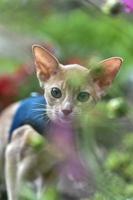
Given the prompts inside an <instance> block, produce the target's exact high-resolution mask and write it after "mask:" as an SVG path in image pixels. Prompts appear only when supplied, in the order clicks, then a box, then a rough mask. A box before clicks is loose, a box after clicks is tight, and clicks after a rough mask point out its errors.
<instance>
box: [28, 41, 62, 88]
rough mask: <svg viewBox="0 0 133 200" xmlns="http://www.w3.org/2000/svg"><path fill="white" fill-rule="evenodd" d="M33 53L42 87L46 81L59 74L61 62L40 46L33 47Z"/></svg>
mask: <svg viewBox="0 0 133 200" xmlns="http://www.w3.org/2000/svg"><path fill="white" fill-rule="evenodd" d="M32 51H33V55H34V58H35V66H36V72H37V77H38V79H39V82H40V85H41V86H43V83H44V82H45V81H47V80H48V79H49V78H50V77H51V76H52V75H54V74H56V73H57V71H58V70H59V62H58V60H57V59H56V58H55V56H53V55H52V54H51V53H50V52H49V51H48V50H47V49H45V48H43V47H41V46H39V45H33V46H32Z"/></svg>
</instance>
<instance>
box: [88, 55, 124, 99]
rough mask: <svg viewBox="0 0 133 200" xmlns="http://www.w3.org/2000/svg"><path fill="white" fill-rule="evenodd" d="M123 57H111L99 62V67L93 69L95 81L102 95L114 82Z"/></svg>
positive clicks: (92, 73)
mask: <svg viewBox="0 0 133 200" xmlns="http://www.w3.org/2000/svg"><path fill="white" fill-rule="evenodd" d="M122 62H123V59H122V58H120V57H111V58H108V59H106V60H103V61H101V62H100V63H99V65H98V67H96V68H95V69H94V70H93V69H92V71H91V75H92V78H93V82H94V83H95V85H96V88H97V90H98V92H99V95H100V96H102V95H104V94H105V92H106V89H107V88H108V87H109V86H110V85H111V84H112V81H113V80H114V78H115V76H116V74H117V73H118V71H119V69H120V67H121V65H122Z"/></svg>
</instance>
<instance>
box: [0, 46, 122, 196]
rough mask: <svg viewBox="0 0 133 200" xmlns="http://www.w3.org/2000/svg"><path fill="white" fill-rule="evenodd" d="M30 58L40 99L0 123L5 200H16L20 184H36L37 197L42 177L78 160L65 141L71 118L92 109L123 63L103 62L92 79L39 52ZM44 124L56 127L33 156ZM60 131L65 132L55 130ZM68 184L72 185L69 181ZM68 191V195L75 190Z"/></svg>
mask: <svg viewBox="0 0 133 200" xmlns="http://www.w3.org/2000/svg"><path fill="white" fill-rule="evenodd" d="M33 52H34V55H35V64H36V70H37V77H38V79H39V82H40V86H41V87H42V88H43V89H44V96H45V99H44V97H43V96H41V97H32V98H30V99H27V100H25V101H22V102H19V103H17V104H14V105H12V106H10V107H9V108H7V109H6V110H5V111H4V112H3V113H2V114H1V117H0V160H1V161H0V170H1V172H2V171H3V172H2V173H0V174H4V173H5V178H6V187H7V193H8V199H9V200H18V193H19V190H20V188H21V183H22V182H23V181H25V180H28V181H30V182H34V181H36V180H39V183H40V184H37V185H39V186H38V188H39V189H38V190H39V191H40V190H41V188H43V186H44V182H45V181H46V180H47V178H46V174H47V173H48V172H49V171H50V170H51V173H53V171H54V169H56V167H55V166H56V165H57V163H59V162H64V161H66V160H71V159H73V158H75V157H76V158H77V160H78V159H79V157H78V156H77V155H78V152H77V149H76V146H75V143H74V141H73V139H72V140H70V138H71V137H73V132H72V130H71V128H69V127H71V126H72V123H73V122H74V119H75V118H77V117H79V116H82V113H83V111H86V112H89V109H90V108H91V107H92V105H93V103H95V102H96V101H97V100H98V99H100V97H101V95H102V94H103V93H104V92H105V89H106V88H107V87H108V86H109V85H110V84H111V83H112V81H113V79H114V77H115V75H116V74H117V72H118V71H119V68H120V66H121V63H122V60H121V59H120V58H117V57H114V58H110V59H107V60H105V61H103V62H101V63H100V65H101V67H102V73H100V74H97V73H94V72H93V70H92V71H91V70H90V69H87V68H85V67H83V66H80V65H76V64H75V65H67V66H63V65H61V64H60V63H59V62H58V60H57V59H56V58H55V57H54V56H53V55H51V54H50V53H49V52H48V51H47V50H45V49H43V48H42V47H40V46H34V47H33ZM40 112H41V113H40ZM88 114H89V113H88ZM47 119H48V121H49V120H50V123H53V124H57V126H55V127H54V128H53V129H52V131H53V133H54V132H55V133H54V134H55V137H53V136H52V137H51V138H52V139H50V140H49V141H47V142H46V145H44V147H43V148H42V149H41V150H40V151H39V152H35V151H34V148H33V147H32V144H31V141H33V140H34V138H38V133H40V134H42V136H41V137H42V138H43V137H44V135H45V134H46V135H47V134H48V131H47V128H48V126H49V123H47V122H48V121H47ZM43 122H44V123H43ZM62 125H63V126H62ZM57 127H58V128H57ZM59 127H66V128H65V129H64V130H63V129H61V130H60V129H59ZM56 128H57V130H56ZM44 132H45V134H44ZM58 132H59V133H58ZM61 132H64V135H63V134H60V133H61ZM65 134H67V135H69V136H70V137H68V136H67V137H66V135H65ZM68 138H69V139H68ZM79 160H80V159H79ZM38 163H39V165H38ZM70 163H71V162H70ZM79 163H80V161H79ZM81 163H82V162H81ZM81 163H80V165H81V166H82V164H81ZM81 166H80V167H81ZM82 167H83V166H82ZM82 167H81V168H82ZM64 168H65V167H64ZM82 171H83V169H82ZM84 176H85V175H84ZM1 179H2V178H1ZM68 179H69V178H68ZM70 179H73V181H72V182H74V178H72V177H70ZM81 179H82V178H81ZM83 179H84V177H83ZM54 180H56V178H55V179H54ZM46 182H47V181H46ZM79 182H80V184H79V185H80V187H79V186H78V187H79V188H78V187H77V188H76V189H77V190H78V192H77V193H78V196H80V195H81V196H82V192H83V193H86V192H85V188H86V187H84V186H83V185H84V184H83V183H82V184H81V182H82V181H81V180H79ZM68 185H69V184H68ZM81 185H82V187H81ZM69 190H70V193H71V194H73V191H74V190H73V189H72V191H71V188H69ZM87 190H89V188H88V189H87ZM87 192H88V194H89V193H91V191H87ZM83 196H84V194H83Z"/></svg>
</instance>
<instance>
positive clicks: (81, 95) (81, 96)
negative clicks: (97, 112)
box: [77, 92, 90, 102]
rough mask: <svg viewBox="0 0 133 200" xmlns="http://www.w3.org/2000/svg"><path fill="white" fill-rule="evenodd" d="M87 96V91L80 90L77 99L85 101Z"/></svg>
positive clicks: (88, 95)
mask: <svg viewBox="0 0 133 200" xmlns="http://www.w3.org/2000/svg"><path fill="white" fill-rule="evenodd" d="M89 97H90V94H89V93H88V92H80V93H79V95H78V97H77V99H78V101H81V102H86V101H88V99H89Z"/></svg>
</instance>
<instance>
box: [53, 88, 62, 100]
mask: <svg viewBox="0 0 133 200" xmlns="http://www.w3.org/2000/svg"><path fill="white" fill-rule="evenodd" d="M51 95H52V96H53V97H54V98H57V99H58V98H61V96H62V93H61V90H60V89H59V88H57V87H53V88H52V89H51Z"/></svg>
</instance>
